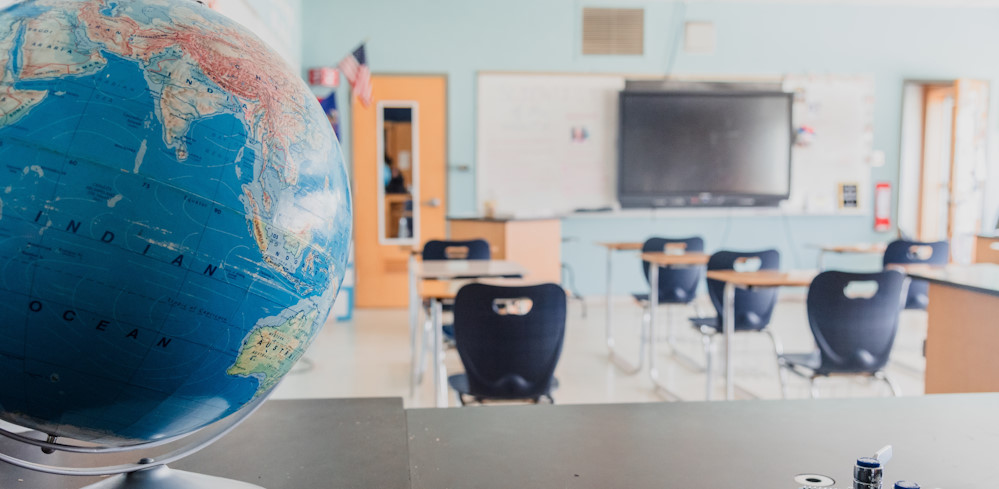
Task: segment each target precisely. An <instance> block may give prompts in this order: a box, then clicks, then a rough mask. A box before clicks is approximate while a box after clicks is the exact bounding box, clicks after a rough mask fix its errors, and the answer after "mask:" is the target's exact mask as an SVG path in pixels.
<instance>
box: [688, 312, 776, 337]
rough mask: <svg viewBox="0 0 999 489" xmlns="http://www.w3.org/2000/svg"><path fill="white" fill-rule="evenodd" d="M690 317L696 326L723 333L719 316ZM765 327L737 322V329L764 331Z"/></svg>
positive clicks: (692, 323) (691, 322)
mask: <svg viewBox="0 0 999 489" xmlns="http://www.w3.org/2000/svg"><path fill="white" fill-rule="evenodd" d="M689 319H690V324H691V325H692V326H694V327H695V328H698V329H701V328H708V329H713V330H714V331H715V332H716V333H721V331H722V324H721V321H719V320H718V316H715V317H710V318H689ZM764 328H766V326H764V327H763V328H750V327H746V326H744V325H739V323H735V330H736V331H763V329H764Z"/></svg>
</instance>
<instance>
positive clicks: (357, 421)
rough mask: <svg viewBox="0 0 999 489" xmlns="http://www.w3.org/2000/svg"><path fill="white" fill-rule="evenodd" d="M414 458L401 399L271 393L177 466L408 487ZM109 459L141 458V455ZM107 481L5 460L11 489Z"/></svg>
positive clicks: (8, 447) (279, 484) (280, 484)
mask: <svg viewBox="0 0 999 489" xmlns="http://www.w3.org/2000/svg"><path fill="white" fill-rule="evenodd" d="M0 450H3V451H4V452H6V453H11V452H14V453H15V454H16V455H18V456H20V457H21V458H28V457H30V459H31V460H32V461H36V462H41V463H47V464H51V465H56V464H57V463H58V459H59V457H60V455H59V454H56V455H51V456H45V455H42V453H41V451H40V450H39V449H38V448H35V447H24V446H17V445H14V443H13V442H12V441H10V440H7V439H2V440H0ZM158 453H163V451H159V452H158ZM408 457H409V455H408V453H407V441H406V417H405V412H404V411H403V407H402V400H401V399H309V400H271V401H267V402H266V403H265V404H264V405H263V406H262V407H261V408H260V410H259V411H257V412H256V413H254V414H253V416H251V417H250V418H249V419H247V420H246V421H245V422H244V423H243V424H241V425H240V426H238V427H237V428H236V429H235V430H233V431H232V432H231V433H229V434H228V435H226V436H225V437H223V438H222V439H220V440H218V441H217V442H215V443H214V444H212V445H210V446H209V447H207V448H205V449H204V450H202V451H200V452H197V453H195V454H193V455H191V456H189V457H187V458H185V459H182V460H180V461H178V462H176V463H174V464H171V465H170V466H171V467H172V468H175V469H181V470H186V471H191V472H198V473H202V474H209V475H214V476H219V477H226V478H231V479H236V480H239V481H243V482H249V483H252V484H257V485H259V486H262V487H264V488H265V489H285V488H287V489H292V488H295V489H318V488H336V489H345V488H385V489H403V488H408V487H410V483H409V470H408V463H407V462H408ZM73 460H78V459H75V458H74V459H73ZM91 460H93V459H91ZM101 460H102V461H103V462H104V463H103V465H107V464H120V463H133V462H135V461H136V460H137V455H136V454H134V453H133V454H125V455H114V456H110V457H109V459H103V458H102V459H101ZM99 480H100V479H97V478H92V477H65V476H54V475H49V474H41V473H35V472H31V471H28V470H26V469H21V468H20V467H14V466H12V465H8V464H6V463H3V462H0V488H4V489H8V488H19V489H77V488H80V487H83V486H85V485H87V484H91V483H93V482H97V481H99Z"/></svg>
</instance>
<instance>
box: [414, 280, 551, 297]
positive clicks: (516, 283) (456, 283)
mask: <svg viewBox="0 0 999 489" xmlns="http://www.w3.org/2000/svg"><path fill="white" fill-rule="evenodd" d="M471 283H479V284H487V285H503V286H507V287H520V286H526V285H538V284H541V283H544V282H538V281H536V280H524V279H522V278H483V279H476V280H471V279H468V280H464V279H463V280H424V281H422V282H420V297H422V298H424V299H437V300H449V299H454V297H455V296H456V295H458V291H459V290H461V288H462V287H464V286H466V285H468V284H471Z"/></svg>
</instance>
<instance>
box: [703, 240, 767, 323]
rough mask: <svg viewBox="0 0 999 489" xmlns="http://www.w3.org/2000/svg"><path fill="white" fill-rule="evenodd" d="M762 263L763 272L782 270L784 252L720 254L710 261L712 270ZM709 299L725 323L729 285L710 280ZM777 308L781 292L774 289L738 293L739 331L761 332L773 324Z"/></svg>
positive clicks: (738, 291) (737, 314)
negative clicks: (727, 286)
mask: <svg viewBox="0 0 999 489" xmlns="http://www.w3.org/2000/svg"><path fill="white" fill-rule="evenodd" d="M752 260H759V262H760V270H779V269H780V252H779V251H777V250H763V251H718V252H716V253H714V254H713V255H711V258H710V259H708V270H733V269H735V268H736V265H737V264H738V263H740V262H743V261H752ZM707 282H708V296H710V297H711V304H713V305H714V306H715V312H717V313H718V322H719V324H722V321H723V317H722V311H723V307H722V300H723V299H724V293H725V283H724V282H720V281H718V280H712V279H708V281H707ZM776 305H777V289H776V288H773V287H768V288H762V289H753V290H746V289H736V290H735V329H737V330H757V331H758V330H761V329H763V328H765V327H767V325H768V324H770V317H771V316H772V315H773V312H774V306H776Z"/></svg>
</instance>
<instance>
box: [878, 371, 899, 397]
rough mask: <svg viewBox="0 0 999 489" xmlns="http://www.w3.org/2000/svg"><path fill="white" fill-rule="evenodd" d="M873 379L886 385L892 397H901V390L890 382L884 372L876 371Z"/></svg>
mask: <svg viewBox="0 0 999 489" xmlns="http://www.w3.org/2000/svg"><path fill="white" fill-rule="evenodd" d="M874 378H876V379H878V380H880V381H882V382H884V383H885V384H888V389H889V390H891V395H892V397H898V396H900V395H902V390H901V389H899V388H898V384H896V383H895V382H894V381H892V380H891V379H890V378H889V377H888V375H887V374H885V373H884V371H883V370H882V371H878V372H876V373H875V374H874Z"/></svg>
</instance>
